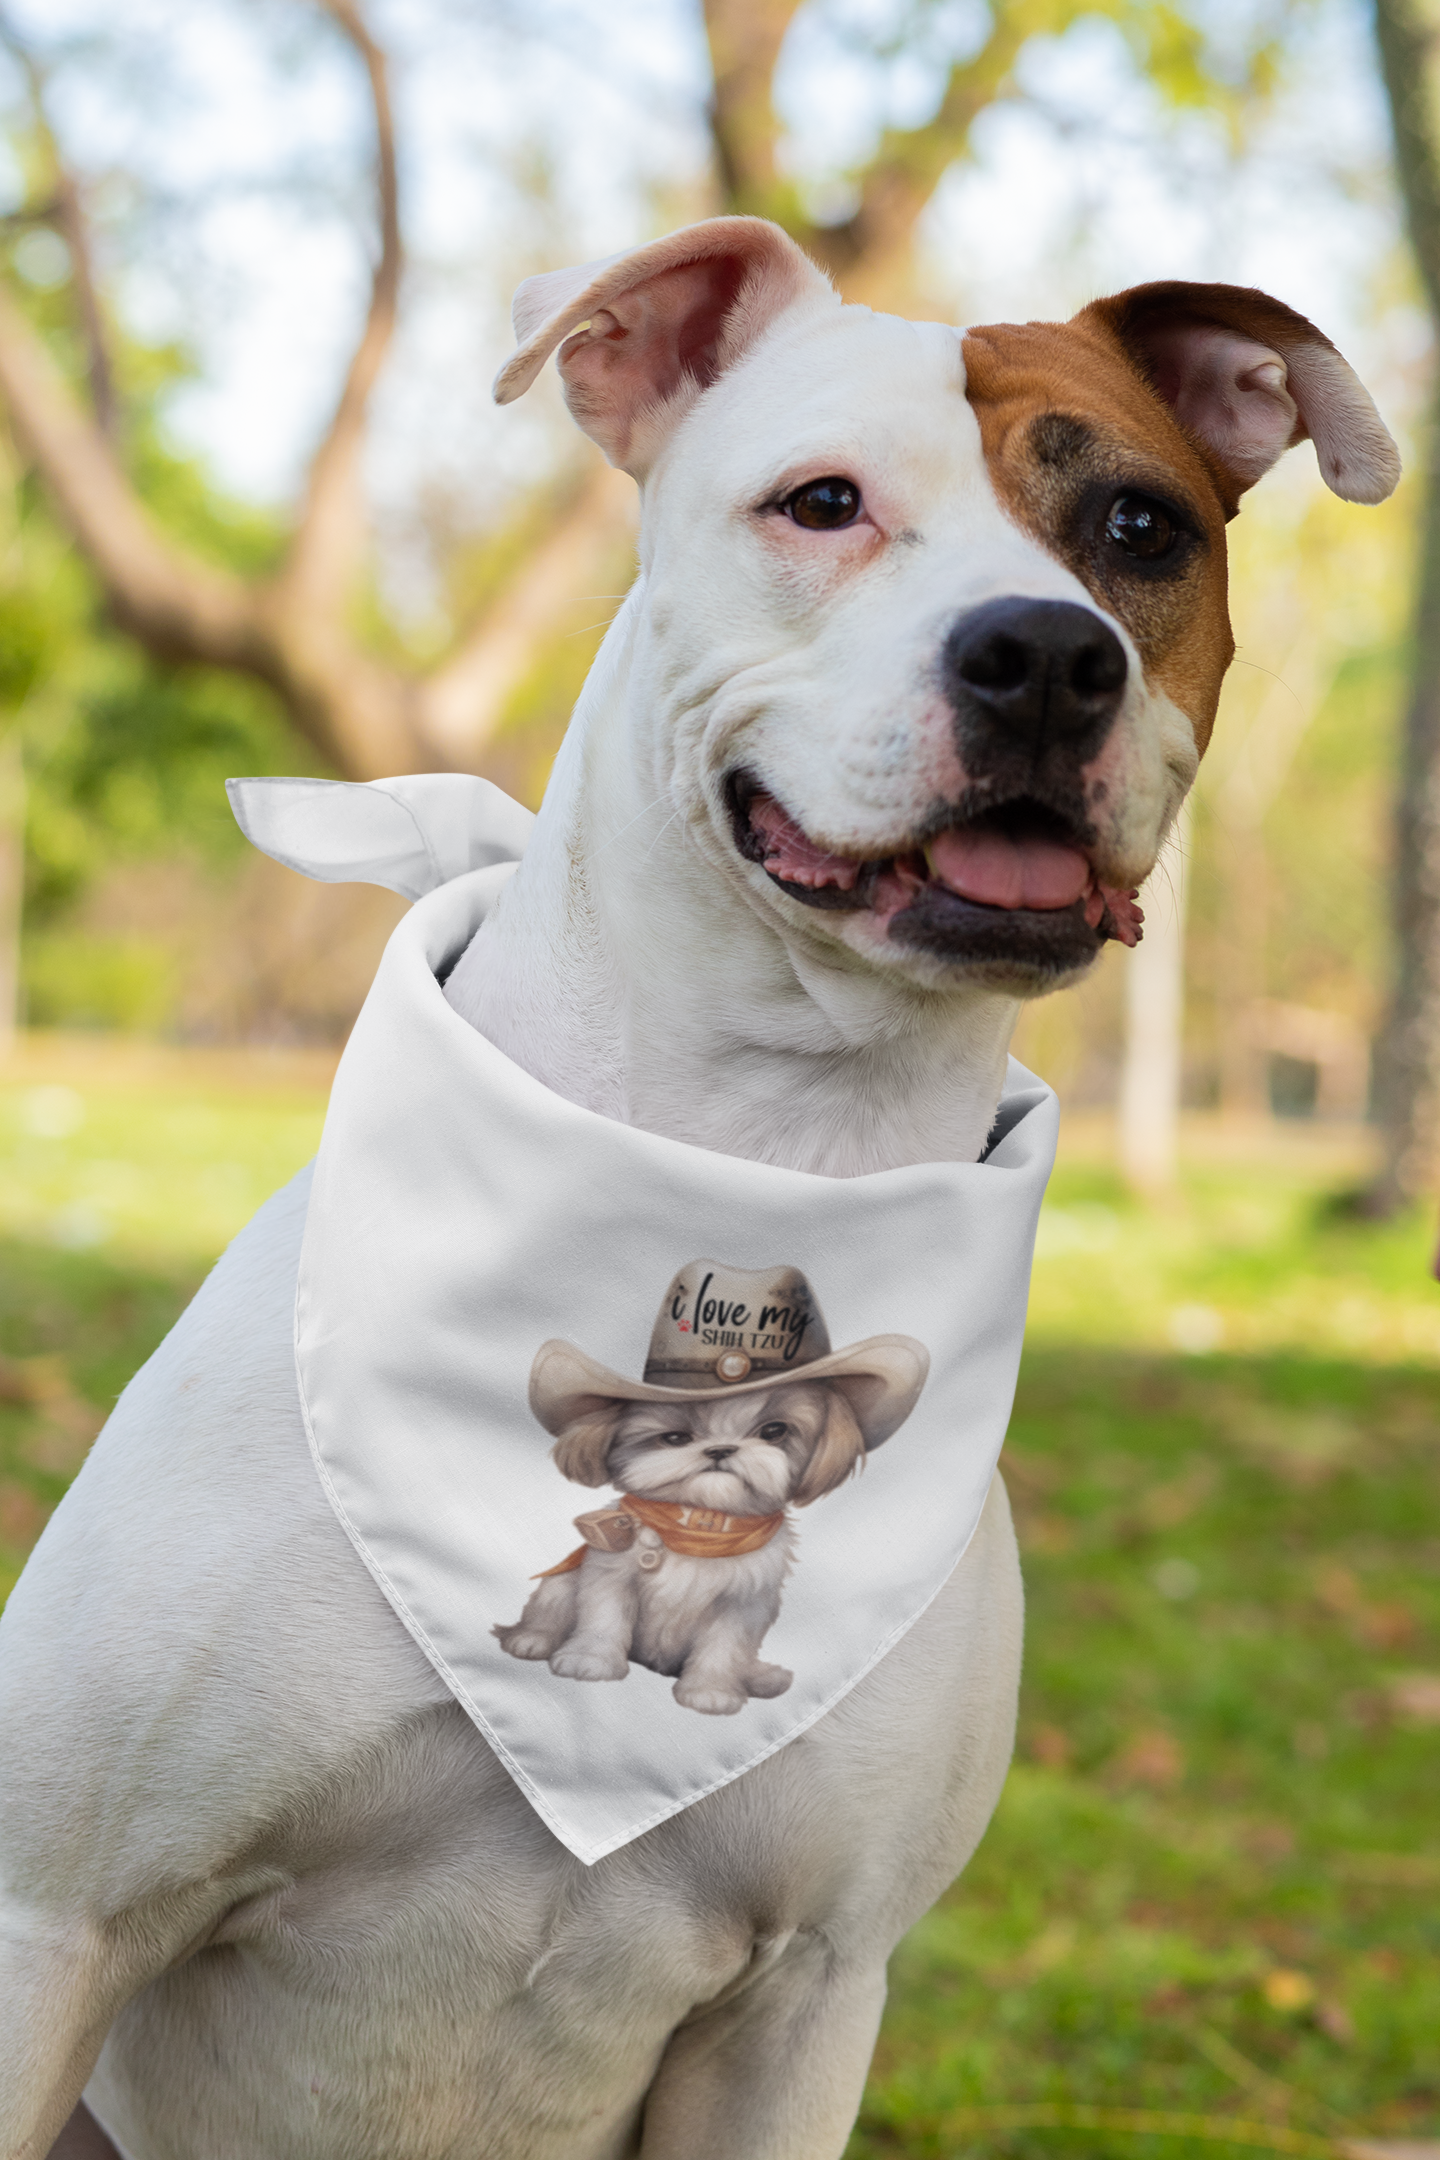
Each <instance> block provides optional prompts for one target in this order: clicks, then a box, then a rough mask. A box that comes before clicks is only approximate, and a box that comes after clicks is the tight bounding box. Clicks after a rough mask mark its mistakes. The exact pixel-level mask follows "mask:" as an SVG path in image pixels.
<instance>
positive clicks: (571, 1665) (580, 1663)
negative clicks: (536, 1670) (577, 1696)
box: [550, 1650, 630, 1680]
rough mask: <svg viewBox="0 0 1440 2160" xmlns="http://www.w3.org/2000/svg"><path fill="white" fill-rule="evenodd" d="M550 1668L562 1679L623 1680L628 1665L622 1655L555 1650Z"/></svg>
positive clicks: (628, 1668)
mask: <svg viewBox="0 0 1440 2160" xmlns="http://www.w3.org/2000/svg"><path fill="white" fill-rule="evenodd" d="M550 1670H551V1672H553V1673H555V1674H557V1675H558V1677H559V1678H560V1679H562V1680H623V1679H624V1678H625V1675H626V1673H628V1672H629V1670H630V1666H629V1662H628V1661H627V1660H626V1659H625V1658H623V1657H612V1656H602V1655H601V1654H599V1653H598V1652H596V1651H594V1650H557V1651H556V1652H555V1655H554V1656H553V1657H552V1658H551V1660H550Z"/></svg>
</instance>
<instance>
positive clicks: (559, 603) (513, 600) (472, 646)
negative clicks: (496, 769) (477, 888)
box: [420, 465, 635, 767]
mask: <svg viewBox="0 0 1440 2160" xmlns="http://www.w3.org/2000/svg"><path fill="white" fill-rule="evenodd" d="M634 504H635V490H634V488H633V487H632V486H631V484H630V483H629V482H628V481H627V480H626V478H625V476H624V474H623V473H618V472H613V471H612V470H611V469H610V467H609V466H608V465H601V466H598V467H597V469H596V470H595V471H594V473H592V475H591V476H590V478H589V479H588V480H587V481H586V483H585V486H584V487H583V489H582V490H581V492H580V494H579V496H578V497H577V498H576V500H575V502H574V504H573V505H572V507H571V509H570V511H569V513H568V515H567V516H565V517H564V518H562V519H561V521H560V522H559V524H557V525H556V527H555V529H554V530H553V532H552V533H551V534H550V536H549V537H548V539H546V540H544V541H542V542H541V544H540V546H539V547H538V548H536V549H535V550H534V552H533V553H532V554H530V555H528V556H527V557H526V558H525V561H524V563H523V565H522V566H521V568H520V570H519V572H518V574H517V575H516V576H515V577H514V578H513V579H512V580H511V582H510V583H509V584H508V585H507V586H506V587H505V589H504V591H503V592H502V593H501V594H500V596H499V598H498V599H497V600H496V601H495V603H494V604H493V606H491V607H489V608H487V609H486V611H485V613H484V614H483V615H482V616H481V618H480V620H479V621H478V622H477V623H476V624H475V625H474V626H473V628H472V630H471V631H470V633H469V635H468V636H467V637H466V638H464V639H463V640H462V641H461V643H460V644H459V646H458V647H457V648H456V650H455V651H454V652H453V653H452V654H451V655H450V656H449V658H448V659H446V660H444V661H443V662H442V663H441V665H440V666H439V667H438V668H437V669H436V670H435V672H434V673H433V674H432V675H431V676H429V677H428V678H427V680H426V681H425V682H424V683H423V684H422V685H421V689H420V722H421V725H422V727H423V728H424V731H425V736H426V740H427V741H429V742H431V743H433V744H434V745H435V746H436V748H437V749H438V750H440V751H443V752H444V753H445V754H446V755H448V756H449V757H451V758H452V759H453V760H454V762H455V763H456V764H457V765H460V766H463V767H471V766H473V765H475V763H476V762H477V761H478V759H479V757H480V755H481V752H482V751H483V750H484V748H485V745H486V743H487V742H488V741H489V740H490V738H491V736H492V735H493V734H494V732H495V729H496V727H497V726H498V725H499V723H500V720H501V718H502V717H503V714H504V709H505V701H506V699H507V697H508V696H509V695H510V693H511V691H512V690H514V689H515V688H516V687H517V686H518V685H519V683H520V682H521V681H522V680H523V679H524V677H525V674H526V672H527V670H528V669H529V667H530V665H531V662H532V659H533V656H534V652H535V648H536V645H537V644H538V642H539V640H540V638H541V637H542V636H543V635H544V633H545V632H546V631H547V630H548V629H549V628H550V627H551V625H552V624H553V623H554V622H555V619H556V617H557V615H558V614H559V613H560V610H561V608H562V607H563V606H564V604H565V602H566V601H567V600H569V599H571V598H573V597H574V596H576V595H577V594H579V593H581V592H583V591H584V589H585V586H586V584H587V582H588V581H589V580H590V579H591V578H593V577H595V576H596V575H597V574H599V573H600V572H602V571H603V570H604V569H605V568H606V567H607V566H608V564H609V563H611V562H612V561H613V560H614V559H615V558H616V557H617V556H618V554H619V553H620V550H621V549H622V547H624V546H625V544H626V543H627V541H630V539H631V534H632V527H633V523H634Z"/></svg>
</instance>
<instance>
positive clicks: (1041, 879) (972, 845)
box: [926, 827, 1090, 908]
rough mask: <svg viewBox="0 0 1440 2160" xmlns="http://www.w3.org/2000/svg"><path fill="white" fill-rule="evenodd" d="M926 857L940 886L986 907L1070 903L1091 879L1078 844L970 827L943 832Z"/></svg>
mask: <svg viewBox="0 0 1440 2160" xmlns="http://www.w3.org/2000/svg"><path fill="white" fill-rule="evenodd" d="M926 855H927V857H928V859H929V863H930V869H931V872H932V874H933V875H934V876H935V877H937V878H938V879H939V880H940V883H941V884H942V885H947V886H948V887H949V888H950V890H951V892H954V893H959V895H960V897H961V899H962V900H978V901H980V902H981V904H982V905H983V906H985V907H998V908H1066V907H1073V905H1074V904H1075V902H1076V901H1077V900H1078V899H1080V897H1081V895H1082V894H1083V893H1084V892H1085V890H1086V888H1087V887H1088V886H1089V883H1090V865H1089V863H1088V862H1087V861H1086V860H1085V857H1084V856H1083V855H1082V854H1081V853H1080V850H1079V848H1073V847H1066V846H1064V845H1063V843H1062V842H1061V841H1059V840H1041V839H1036V838H1031V839H1025V840H1012V839H1010V838H1009V837H1008V835H1007V834H1005V833H998V832H981V831H976V830H975V829H974V828H973V827H971V828H970V829H969V830H966V831H961V832H943V833H941V834H940V835H939V837H938V839H935V840H932V841H931V843H930V845H929V847H928V848H927V849H926Z"/></svg>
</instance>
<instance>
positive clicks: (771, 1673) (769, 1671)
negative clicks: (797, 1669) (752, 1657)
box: [745, 1665, 795, 1702]
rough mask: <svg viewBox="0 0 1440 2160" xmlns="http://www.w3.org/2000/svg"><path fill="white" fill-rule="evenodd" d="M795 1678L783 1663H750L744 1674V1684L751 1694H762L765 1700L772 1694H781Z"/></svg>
mask: <svg viewBox="0 0 1440 2160" xmlns="http://www.w3.org/2000/svg"><path fill="white" fill-rule="evenodd" d="M794 1678H795V1675H794V1673H793V1672H787V1671H786V1670H785V1667H784V1666H783V1665H752V1666H751V1668H750V1670H749V1672H748V1673H746V1675H745V1685H746V1687H747V1688H749V1690H750V1693H751V1694H752V1695H759V1696H762V1697H763V1698H764V1699H765V1700H766V1701H767V1702H768V1701H769V1699H770V1697H771V1696H772V1695H783V1694H784V1693H785V1690H786V1688H788V1687H789V1685H790V1683H791V1681H792V1680H793V1679H794Z"/></svg>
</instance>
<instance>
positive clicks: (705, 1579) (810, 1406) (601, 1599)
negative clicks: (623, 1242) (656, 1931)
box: [494, 1260, 930, 1717]
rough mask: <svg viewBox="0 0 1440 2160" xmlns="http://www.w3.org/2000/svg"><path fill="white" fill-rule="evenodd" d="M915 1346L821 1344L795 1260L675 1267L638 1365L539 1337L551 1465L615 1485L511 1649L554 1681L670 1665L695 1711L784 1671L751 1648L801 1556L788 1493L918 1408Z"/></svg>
mask: <svg viewBox="0 0 1440 2160" xmlns="http://www.w3.org/2000/svg"><path fill="white" fill-rule="evenodd" d="M929 1364H930V1359H929V1354H928V1352H927V1351H926V1350H925V1348H924V1346H923V1344H921V1343H918V1342H916V1341H915V1340H914V1339H913V1338H912V1337H911V1336H908V1335H876V1336H872V1337H871V1339H870V1340H869V1341H868V1342H862V1343H856V1344H854V1345H853V1346H852V1347H851V1348H850V1349H848V1350H834V1351H832V1350H831V1348H830V1341H829V1337H828V1335H827V1333H826V1329H825V1322H824V1318H823V1316H822V1315H821V1312H820V1308H819V1306H818V1305H817V1304H816V1302H815V1299H814V1296H813V1294H812V1292H811V1290H810V1286H809V1284H808V1283H807V1281H806V1279H805V1277H804V1276H803V1275H802V1274H801V1273H800V1271H799V1269H798V1268H776V1269H761V1270H747V1269H741V1268H728V1267H724V1266H722V1265H720V1264H719V1263H718V1262H716V1261H711V1260H696V1261H694V1262H692V1264H691V1265H690V1266H689V1267H687V1268H682V1269H681V1270H680V1273H679V1274H678V1275H677V1276H676V1277H675V1279H674V1281H673V1282H672V1283H671V1285H670V1288H669V1290H668V1291H667V1292H666V1294H665V1298H664V1300H663V1302H662V1304H661V1307H660V1314H659V1317H658V1319H657V1320H656V1323H655V1331H654V1333H653V1335H652V1337H651V1340H650V1355H649V1357H648V1358H647V1359H646V1362H645V1376H644V1378H643V1380H639V1381H635V1380H627V1379H625V1378H624V1377H623V1376H622V1375H621V1374H619V1373H615V1372H611V1371H610V1370H608V1369H607V1368H606V1367H605V1366H602V1365H600V1364H598V1363H597V1362H596V1361H595V1360H594V1359H593V1358H590V1357H588V1356H587V1355H586V1354H585V1352H584V1351H583V1350H578V1349H576V1347H575V1346H574V1344H572V1343H567V1342H559V1341H554V1342H547V1343H545V1344H544V1345H542V1347H541V1349H540V1351H539V1352H538V1354H537V1356H536V1359H535V1363H534V1365H533V1367H532V1368H531V1373H530V1407H531V1409H532V1410H533V1411H534V1413H535V1416H536V1417H537V1418H538V1419H539V1421H540V1423H541V1424H542V1425H543V1426H544V1427H545V1430H546V1431H547V1432H549V1433H552V1434H553V1435H554V1436H555V1446H554V1448H553V1449H552V1451H551V1453H552V1455H553V1458H554V1461H555V1463H556V1466H557V1467H558V1469H559V1470H560V1471H561V1473H562V1474H563V1475H564V1476H565V1477H567V1478H573V1479H574V1481H575V1483H576V1484H577V1485H589V1486H601V1485H614V1486H616V1487H618V1488H619V1492H620V1499H619V1501H618V1502H617V1503H615V1504H614V1505H612V1506H610V1507H603V1508H596V1509H594V1510H593V1511H592V1512H591V1513H589V1514H586V1515H578V1516H577V1517H576V1518H575V1527H576V1529H577V1530H579V1532H580V1534H581V1536H582V1537H583V1538H584V1540H585V1542H584V1544H583V1545H581V1546H580V1547H579V1548H578V1549H577V1550H576V1551H575V1552H573V1553H571V1554H570V1556H569V1558H568V1559H566V1560H562V1561H561V1562H560V1563H559V1564H558V1566H556V1567H553V1568H548V1569H546V1571H545V1572H544V1574H542V1575H541V1576H540V1577H539V1579H538V1585H537V1587H536V1589H535V1590H534V1591H533V1592H532V1594H531V1596H530V1598H529V1600H528V1601H527V1603H526V1606H525V1610H524V1612H523V1613H522V1614H521V1616H520V1618H519V1620H518V1621H517V1622H516V1623H515V1624H514V1625H513V1626H511V1627H497V1628H496V1629H495V1631H494V1632H495V1635H496V1636H497V1638H498V1640H499V1642H500V1645H501V1647H502V1649H505V1650H508V1651H509V1653H510V1655H511V1656H512V1657H518V1658H537V1659H539V1658H543V1659H546V1660H548V1662H549V1666H550V1670H551V1672H553V1673H555V1674H557V1675H558V1676H559V1677H560V1678H561V1679H565V1680H623V1679H624V1678H625V1675H626V1673H627V1672H628V1671H629V1669H630V1665H631V1663H632V1662H634V1663H636V1664H640V1665H648V1666H649V1667H650V1669H651V1671H652V1672H658V1673H664V1674H665V1675H667V1676H668V1677H671V1678H673V1679H674V1681H675V1689H674V1693H675V1700H676V1701H677V1702H678V1703H681V1704H683V1705H684V1707H685V1708H686V1709H687V1710H701V1711H704V1712H706V1713H708V1714H709V1715H711V1716H714V1717H726V1716H731V1715H733V1714H734V1712H736V1711H737V1710H741V1709H743V1708H744V1706H745V1704H746V1702H747V1701H748V1700H749V1698H750V1697H751V1696H752V1695H766V1696H768V1695H783V1694H784V1692H785V1690H786V1689H787V1688H788V1687H789V1685H790V1683H791V1680H792V1679H793V1678H794V1675H793V1674H792V1673H790V1672H787V1671H786V1669H785V1667H784V1666H783V1665H768V1664H766V1663H765V1662H764V1661H763V1660H762V1658H761V1656H760V1646H761V1644H762V1643H763V1641H764V1639H765V1637H766V1635H767V1634H768V1633H769V1631H770V1629H771V1627H772V1626H773V1625H774V1622H775V1619H776V1616H777V1615H778V1613H779V1611H780V1601H781V1595H782V1592H783V1588H784V1583H785V1577H786V1575H787V1574H788V1572H789V1570H790V1567H791V1564H792V1562H793V1561H794V1558H795V1548H796V1539H795V1532H794V1529H793V1527H792V1525H791V1521H790V1513H789V1511H790V1509H791V1508H799V1507H808V1506H809V1505H810V1503H811V1502H812V1501H814V1500H819V1499H822V1498H823V1497H824V1495H825V1494H826V1493H829V1492H833V1491H834V1490H835V1488H836V1486H837V1485H841V1484H843V1483H844V1481H845V1479H846V1478H848V1477H849V1476H850V1475H851V1473H852V1472H853V1471H855V1470H856V1469H858V1468H859V1467H860V1466H861V1465H862V1464H863V1462H864V1460H865V1457H866V1454H867V1453H868V1451H869V1450H870V1449H871V1448H875V1447H878V1446H879V1445H880V1444H881V1442H882V1441H885V1440H888V1439H889V1437H890V1435H891V1434H892V1433H893V1432H895V1431H896V1430H897V1429H898V1428H899V1426H900V1425H902V1424H903V1423H904V1421H905V1419H906V1418H907V1417H908V1416H909V1415H910V1412H911V1411H912V1410H913V1409H914V1407H915V1403H916V1401H917V1399H918V1397H919V1394H920V1390H921V1388H922V1387H923V1386H924V1384H925V1377H926V1374H927V1372H928V1370H929Z"/></svg>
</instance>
